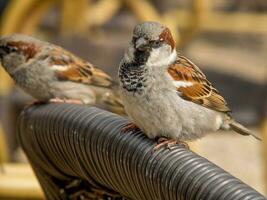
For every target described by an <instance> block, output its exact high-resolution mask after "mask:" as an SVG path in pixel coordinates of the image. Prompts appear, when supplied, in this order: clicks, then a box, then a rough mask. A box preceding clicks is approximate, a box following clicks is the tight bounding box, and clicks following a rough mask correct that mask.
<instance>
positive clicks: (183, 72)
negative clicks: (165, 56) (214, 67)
mask: <svg viewBox="0 0 267 200" xmlns="http://www.w3.org/2000/svg"><path fill="white" fill-rule="evenodd" d="M168 73H169V74H170V76H171V77H172V78H173V80H174V81H183V82H190V83H192V85H190V86H181V87H177V91H178V92H179V94H180V96H181V97H182V98H184V99H186V100H188V101H192V102H194V103H197V104H199V105H202V106H205V107H207V108H210V109H213V110H216V111H220V112H230V109H229V108H228V106H227V103H226V101H225V99H224V98H223V97H222V96H221V95H220V93H219V92H218V90H216V89H215V88H214V87H213V86H212V84H211V83H210V82H209V81H208V80H207V79H206V76H205V75H204V74H203V72H202V71H201V70H200V69H199V68H198V67H197V66H196V65H195V64H194V63H192V62H191V61H190V60H188V59H187V58H185V57H183V56H178V59H177V60H176V62H175V63H174V64H172V65H171V66H170V67H169V68H168Z"/></svg>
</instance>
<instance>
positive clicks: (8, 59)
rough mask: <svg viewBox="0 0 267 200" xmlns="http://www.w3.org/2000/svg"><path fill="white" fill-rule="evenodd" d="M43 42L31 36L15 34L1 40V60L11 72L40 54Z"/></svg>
mask: <svg viewBox="0 0 267 200" xmlns="http://www.w3.org/2000/svg"><path fill="white" fill-rule="evenodd" d="M41 45H42V42H41V41H39V40H37V39H34V38H32V37H29V36H25V35H19V34H14V35H11V36H6V37H1V38H0V60H1V63H2V65H3V67H4V68H5V69H6V70H7V71H9V72H11V71H13V70H15V69H16V68H17V67H20V66H21V65H23V64H25V63H27V62H28V61H29V60H30V59H32V58H34V56H35V55H36V54H37V53H38V52H39V50H40V46H41Z"/></svg>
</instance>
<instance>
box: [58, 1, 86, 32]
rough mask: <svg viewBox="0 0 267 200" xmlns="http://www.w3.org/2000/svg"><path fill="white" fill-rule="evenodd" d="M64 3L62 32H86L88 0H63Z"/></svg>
mask: <svg viewBox="0 0 267 200" xmlns="http://www.w3.org/2000/svg"><path fill="white" fill-rule="evenodd" d="M62 3H63V9H62V21H61V33H62V34H66V33H70V32H72V33H84V32H85V31H86V29H87V25H86V12H87V8H88V6H89V5H88V0H75V1H70V0H62Z"/></svg>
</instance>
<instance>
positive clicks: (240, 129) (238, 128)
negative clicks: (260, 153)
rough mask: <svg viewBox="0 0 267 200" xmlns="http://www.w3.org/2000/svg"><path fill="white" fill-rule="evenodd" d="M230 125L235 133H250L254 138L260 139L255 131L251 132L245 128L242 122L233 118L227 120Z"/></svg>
mask: <svg viewBox="0 0 267 200" xmlns="http://www.w3.org/2000/svg"><path fill="white" fill-rule="evenodd" d="M229 125H230V127H231V128H232V129H233V130H234V131H235V132H237V133H239V134H241V135H251V136H253V137H254V138H255V139H257V140H262V139H261V138H260V137H259V136H257V135H256V134H255V133H253V132H252V131H250V130H249V129H248V128H246V127H245V126H243V125H242V124H240V123H238V122H236V121H235V120H233V119H231V121H230V122H229Z"/></svg>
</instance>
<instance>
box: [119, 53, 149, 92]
mask: <svg viewBox="0 0 267 200" xmlns="http://www.w3.org/2000/svg"><path fill="white" fill-rule="evenodd" d="M149 55H150V53H149V52H148V51H135V52H134V60H133V61H132V62H129V63H126V62H125V63H122V65H121V66H120V69H119V78H120V81H121V83H122V87H123V88H124V89H125V90H127V91H128V92H132V93H134V94H135V93H138V94H141V93H142V91H143V90H144V88H145V87H146V77H145V74H146V72H147V68H146V67H145V63H146V61H147V60H148V57H149Z"/></svg>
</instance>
